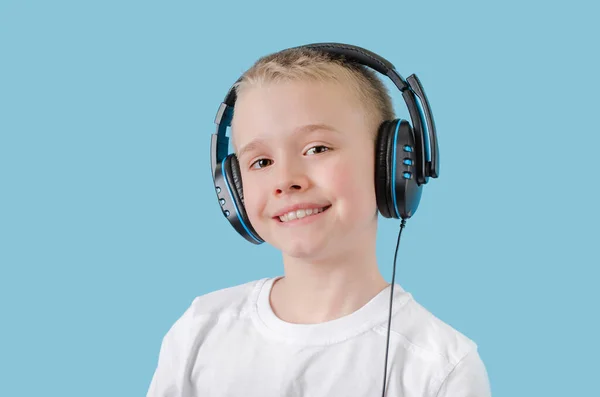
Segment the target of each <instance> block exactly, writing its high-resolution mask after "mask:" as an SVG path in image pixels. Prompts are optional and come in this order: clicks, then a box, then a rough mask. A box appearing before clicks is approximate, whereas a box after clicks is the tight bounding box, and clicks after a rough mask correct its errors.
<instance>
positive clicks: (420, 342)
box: [391, 297, 477, 365]
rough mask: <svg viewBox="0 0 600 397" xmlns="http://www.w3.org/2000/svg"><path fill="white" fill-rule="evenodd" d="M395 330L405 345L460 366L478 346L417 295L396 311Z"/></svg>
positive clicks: (392, 329) (393, 325)
mask: <svg viewBox="0 0 600 397" xmlns="http://www.w3.org/2000/svg"><path fill="white" fill-rule="evenodd" d="M391 331H392V332H393V333H394V334H396V335H397V336H399V337H400V339H401V340H402V341H403V342H404V345H405V347H407V348H408V349H411V350H413V351H415V352H419V353H421V354H423V355H428V356H431V357H436V358H439V359H441V360H444V361H445V362H447V363H448V364H450V365H456V364H457V363H458V362H459V361H460V360H461V359H462V358H463V357H464V356H465V355H466V354H468V353H469V352H471V351H473V350H476V349H477V344H476V343H475V342H474V341H473V340H471V339H470V338H469V337H467V336H466V335H464V334H463V333H461V332H460V331H458V330H457V329H455V328H454V327H452V326H451V325H449V324H448V323H446V322H444V321H443V320H441V319H440V318H438V317H436V316H435V315H434V314H433V313H431V312H430V311H429V310H427V309H426V308H425V307H423V306H422V305H421V304H420V303H419V302H417V301H416V300H415V299H414V298H412V297H411V299H408V300H407V302H406V303H405V304H404V305H402V307H401V308H400V309H399V310H398V311H397V312H396V313H395V314H394V318H393V320H392V328H391Z"/></svg>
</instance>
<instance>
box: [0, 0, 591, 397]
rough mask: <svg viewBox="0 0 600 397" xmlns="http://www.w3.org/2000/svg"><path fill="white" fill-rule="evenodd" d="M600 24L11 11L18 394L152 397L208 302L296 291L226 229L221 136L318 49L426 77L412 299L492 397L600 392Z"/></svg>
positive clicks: (387, 244) (576, 13)
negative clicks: (247, 91) (295, 61)
mask: <svg viewBox="0 0 600 397" xmlns="http://www.w3.org/2000/svg"><path fill="white" fill-rule="evenodd" d="M384 4H385V5H384ZM592 4H593V2H591V1H589V2H583V1H570V2H567V1H562V2H556V1H552V2H542V1H537V2H534V1H529V2H522V1H504V2H495V3H487V2H478V1H452V2H442V1H439V2H432V1H428V2H425V1H421V2H417V1H414V2H400V1H395V2H388V3H387V4H386V3H384V2H376V1H373V2H366V3H360V4H359V3H356V4H350V3H349V2H341V1H336V2H323V3H322V4H320V2H317V1H302V2H276V1H270V2H266V1H260V2H249V1H248V2H241V1H240V2H232V1H228V2H210V3H205V4H202V3H201V2H200V1H194V2H191V1H179V2H166V1H165V2H157V1H138V2H132V1H127V2H124V1H97V2H80V1H71V2H67V1H52V2H42V1H38V2H33V1H7V0H2V1H1V2H0V265H1V267H0V269H1V270H0V310H1V312H0V321H1V327H0V333H1V334H0V366H1V368H0V395H2V396H42V395H47V396H50V395H52V396H54V395H57V396H58V395H60V396H64V397H66V396H86V397H92V396H141V395H145V393H146V390H147V387H148V385H149V382H150V379H151V376H152V374H153V371H154V369H155V366H156V360H157V355H158V350H159V347H160V342H161V338H162V337H163V336H164V334H165V333H166V332H167V330H168V329H169V327H170V326H171V325H172V323H173V322H174V321H175V320H176V319H177V318H178V317H179V316H180V315H181V314H182V313H183V311H184V310H185V309H186V308H187V307H188V305H189V304H190V303H191V301H192V299H193V298H194V297H195V296H197V295H201V294H204V293H208V292H210V291H214V290H216V289H220V288H225V287H228V286H233V285H236V284H240V283H244V282H247V281H250V280H254V279H258V278H262V277H269V276H273V275H278V274H280V273H281V271H282V267H281V264H280V258H279V255H278V253H277V252H275V250H274V249H273V248H272V247H270V246H266V245H264V246H261V247H256V246H253V245H251V244H249V243H246V242H245V241H244V240H243V239H242V238H241V237H239V236H237V235H236V234H235V232H234V230H233V229H232V228H231V227H230V226H229V225H228V224H227V223H226V221H225V219H224V218H223V216H222V215H221V212H220V211H219V208H218V204H217V202H216V198H215V194H214V192H213V188H212V180H211V176H210V168H209V150H208V149H209V140H210V134H211V133H212V132H213V131H214V124H213V121H214V116H215V113H216V110H217V107H218V105H219V103H220V101H221V100H222V99H223V96H224V95H225V93H226V92H227V90H228V89H229V87H230V85H231V84H232V83H233V82H234V81H235V79H237V77H238V76H239V75H240V74H241V73H242V72H243V71H244V70H245V69H246V68H248V67H249V66H250V65H251V64H252V63H253V62H254V61H255V60H256V59H257V58H258V57H260V56H262V55H265V54H267V53H270V52H274V51H277V50H280V49H283V48H285V47H289V46H294V45H300V44H306V43H311V42H320V41H338V42H346V43H351V44H356V45H359V46H363V47H366V48H368V49H370V50H372V51H375V52H377V53H379V54H381V55H383V56H384V57H386V58H388V59H389V60H390V61H392V62H393V63H394V64H395V65H396V67H397V68H398V70H399V71H400V73H401V74H402V75H403V76H405V77H407V76H408V75H410V74H411V73H417V74H418V76H419V77H420V79H421V81H422V82H423V84H424V86H425V89H426V92H427V94H428V96H429V99H430V102H431V105H432V108H433V110H434V114H435V117H436V119H435V120H436V124H437V127H438V133H439V140H440V150H441V159H442V162H441V176H440V178H439V179H438V180H433V181H432V183H431V184H430V185H428V186H427V187H426V189H425V191H424V195H423V199H422V201H421V205H420V207H419V211H418V212H417V214H416V215H415V217H414V218H412V219H411V220H409V221H408V223H407V228H406V230H405V232H404V233H403V237H402V243H401V247H400V252H399V261H398V267H397V281H398V282H400V283H401V284H402V285H403V286H404V287H405V288H406V289H408V290H410V291H411V292H412V293H413V295H414V296H415V298H416V299H417V300H418V301H419V302H421V303H422V304H423V305H424V306H426V307H427V308H428V309H429V310H430V311H431V312H433V313H434V314H435V315H436V316H438V317H440V318H441V319H443V320H444V321H446V322H447V323H449V324H450V325H452V326H453V327H455V328H456V329H458V330H460V331H461V332H463V333H464V334H466V335H467V336H469V337H470V338H472V339H473V340H474V341H475V342H476V343H477V344H478V345H479V348H480V354H481V356H482V358H483V359H484V361H485V363H486V365H487V368H488V371H489V374H490V379H491V383H492V390H493V393H494V395H495V396H534V395H535V396H567V395H568V396H576V395H596V393H597V392H598V391H597V389H598V383H597V377H598V369H599V366H598V365H599V364H598V357H599V356H600V349H599V344H598V341H597V339H598V335H599V334H600V327H599V326H598V317H599V314H598V313H599V310H598V303H599V302H600V295H599V293H598V287H597V282H598V275H599V274H598V270H597V269H598V265H599V264H600V261H599V259H598V250H597V244H598V229H597V222H598V220H599V216H598V209H597V204H598V202H599V194H598V189H597V184H598V176H597V175H596V172H597V170H598V166H597V160H596V159H597V148H598V144H599V143H600V138H599V132H600V131H599V128H598V121H597V120H596V119H595V117H594V116H595V115H597V114H598V106H599V101H598V99H597V92H598V91H599V88H600V84H599V77H598V70H600V63H599V62H598V37H600V31H599V29H598V24H597V16H598V11H599V10H598V7H597V6H595V5H592ZM393 95H394V99H395V101H396V105H397V109H398V112H399V115H400V116H402V117H407V116H408V112H407V111H406V110H405V108H404V107H403V103H402V102H401V97H400V95H399V94H397V93H396V92H393ZM398 225H399V223H398V222H397V221H393V220H386V219H382V222H381V226H380V236H379V247H378V251H379V255H380V261H381V262H380V263H381V271H382V272H383V274H384V275H385V277H386V278H387V279H388V281H389V280H391V275H392V259H393V254H394V252H393V251H394V248H395V241H396V237H397V230H398ZM382 348H383V346H382Z"/></svg>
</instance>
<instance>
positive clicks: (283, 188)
mask: <svg viewBox="0 0 600 397" xmlns="http://www.w3.org/2000/svg"><path fill="white" fill-rule="evenodd" d="M276 178H277V179H276V182H275V189H274V192H273V193H274V195H275V196H281V195H285V194H289V193H293V192H301V191H304V190H306V189H307V188H308V186H309V183H310V182H309V178H308V176H307V175H306V172H305V170H304V169H303V167H302V165H301V164H298V162H297V161H286V162H280V164H279V167H278V170H277V176H276Z"/></svg>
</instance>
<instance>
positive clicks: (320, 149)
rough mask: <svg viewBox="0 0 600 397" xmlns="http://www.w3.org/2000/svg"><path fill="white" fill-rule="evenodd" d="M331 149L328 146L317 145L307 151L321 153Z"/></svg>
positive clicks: (307, 152)
mask: <svg viewBox="0 0 600 397" xmlns="http://www.w3.org/2000/svg"><path fill="white" fill-rule="evenodd" d="M328 150H330V149H329V148H328V147H327V146H323V145H317V146H313V147H311V148H310V149H308V150H307V151H306V154H319V153H323V152H326V151H328Z"/></svg>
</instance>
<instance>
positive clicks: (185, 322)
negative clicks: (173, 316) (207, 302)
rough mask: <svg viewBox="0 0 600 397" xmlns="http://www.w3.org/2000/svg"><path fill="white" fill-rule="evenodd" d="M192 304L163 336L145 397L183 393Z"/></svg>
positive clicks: (161, 396) (177, 396)
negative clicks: (156, 362)
mask: <svg viewBox="0 0 600 397" xmlns="http://www.w3.org/2000/svg"><path fill="white" fill-rule="evenodd" d="M192 306H193V303H192ZM192 306H190V308H188V309H187V310H186V311H185V313H184V314H183V315H182V316H181V317H180V318H179V319H178V320H177V321H176V322H175V323H174V324H173V325H172V326H171V328H170V329H169V331H168V332H167V333H166V335H165V336H164V337H163V339H162V343H161V346H160V351H159V354H158V364H157V366H156V369H155V371H154V374H153V376H152V380H151V382H150V386H149V388H148V392H147V394H146V397H180V396H181V395H183V394H184V388H185V387H186V384H185V382H184V371H185V363H186V362H187V356H188V355H189V344H190V338H191V336H190V330H191V324H190V323H191V317H192Z"/></svg>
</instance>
